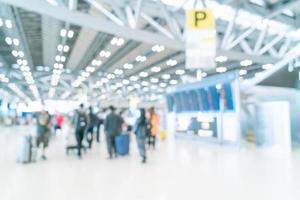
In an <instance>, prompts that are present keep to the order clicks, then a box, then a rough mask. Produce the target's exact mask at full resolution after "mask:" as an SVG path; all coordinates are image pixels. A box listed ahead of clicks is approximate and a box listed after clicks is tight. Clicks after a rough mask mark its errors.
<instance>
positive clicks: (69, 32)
mask: <svg viewBox="0 0 300 200" xmlns="http://www.w3.org/2000/svg"><path fill="white" fill-rule="evenodd" d="M73 36H74V31H72V30H69V31H68V38H72V37H73Z"/></svg>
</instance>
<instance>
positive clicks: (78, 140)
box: [75, 129, 84, 156]
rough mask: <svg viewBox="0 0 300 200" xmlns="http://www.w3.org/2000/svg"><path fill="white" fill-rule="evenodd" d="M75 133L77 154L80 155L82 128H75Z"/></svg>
mask: <svg viewBox="0 0 300 200" xmlns="http://www.w3.org/2000/svg"><path fill="white" fill-rule="evenodd" d="M75 135H76V141H77V148H78V156H81V149H82V140H83V137H84V130H83V129H81V130H80V129H78V130H76V133H75Z"/></svg>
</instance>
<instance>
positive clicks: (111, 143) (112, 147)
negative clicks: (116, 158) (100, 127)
mask: <svg viewBox="0 0 300 200" xmlns="http://www.w3.org/2000/svg"><path fill="white" fill-rule="evenodd" d="M106 143H107V151H108V154H109V157H110V158H112V157H113V155H117V150H116V144H115V137H114V136H108V135H107V136H106Z"/></svg>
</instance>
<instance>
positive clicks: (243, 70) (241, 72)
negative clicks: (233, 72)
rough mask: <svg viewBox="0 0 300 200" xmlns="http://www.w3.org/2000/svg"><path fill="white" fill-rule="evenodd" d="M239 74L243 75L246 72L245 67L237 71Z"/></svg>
mask: <svg viewBox="0 0 300 200" xmlns="http://www.w3.org/2000/svg"><path fill="white" fill-rule="evenodd" d="M239 74H240V76H244V75H246V74H247V70H245V69H241V70H240V72H239Z"/></svg>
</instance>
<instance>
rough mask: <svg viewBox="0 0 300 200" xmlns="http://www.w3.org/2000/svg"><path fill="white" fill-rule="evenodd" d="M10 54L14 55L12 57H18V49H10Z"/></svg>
mask: <svg viewBox="0 0 300 200" xmlns="http://www.w3.org/2000/svg"><path fill="white" fill-rule="evenodd" d="M11 54H12V55H13V56H14V57H18V55H19V54H18V51H17V50H12V52H11Z"/></svg>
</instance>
